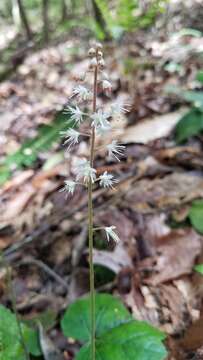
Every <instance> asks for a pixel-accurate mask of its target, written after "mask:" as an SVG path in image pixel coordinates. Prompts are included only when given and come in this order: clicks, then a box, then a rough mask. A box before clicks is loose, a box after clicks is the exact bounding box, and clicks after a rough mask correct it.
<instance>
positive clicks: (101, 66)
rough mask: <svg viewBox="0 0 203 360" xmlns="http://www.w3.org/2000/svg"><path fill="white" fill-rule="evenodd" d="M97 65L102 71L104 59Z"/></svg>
mask: <svg viewBox="0 0 203 360" xmlns="http://www.w3.org/2000/svg"><path fill="white" fill-rule="evenodd" d="M98 65H99V67H100V69H101V70H102V69H103V68H104V67H105V61H104V59H101V60H99V61H98Z"/></svg>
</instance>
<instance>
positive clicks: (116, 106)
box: [111, 101, 129, 119]
mask: <svg viewBox="0 0 203 360" xmlns="http://www.w3.org/2000/svg"><path fill="white" fill-rule="evenodd" d="M128 108H129V105H127V104H126V105H125V104H123V103H121V102H120V101H117V102H114V103H113V104H111V116H113V117H115V118H117V119H120V117H121V115H122V114H125V113H126V112H128V111H129V109H128Z"/></svg>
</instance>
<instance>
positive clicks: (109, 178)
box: [99, 171, 118, 188]
mask: <svg viewBox="0 0 203 360" xmlns="http://www.w3.org/2000/svg"><path fill="white" fill-rule="evenodd" d="M99 180H100V182H99V184H100V186H103V187H105V188H109V187H111V188H113V184H115V183H117V182H118V181H117V180H116V179H114V176H113V175H111V174H108V173H107V171H105V172H104V173H103V174H102V175H100V177H99Z"/></svg>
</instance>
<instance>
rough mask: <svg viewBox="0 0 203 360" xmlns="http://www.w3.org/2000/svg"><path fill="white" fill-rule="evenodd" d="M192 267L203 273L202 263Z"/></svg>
mask: <svg viewBox="0 0 203 360" xmlns="http://www.w3.org/2000/svg"><path fill="white" fill-rule="evenodd" d="M194 269H195V270H196V271H197V272H199V273H200V274H202V275H203V264H199V265H196V266H195V267H194Z"/></svg>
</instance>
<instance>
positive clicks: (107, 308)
mask: <svg viewBox="0 0 203 360" xmlns="http://www.w3.org/2000/svg"><path fill="white" fill-rule="evenodd" d="M95 306H96V337H99V336H101V335H102V334H104V333H105V332H106V331H107V330H110V329H112V328H114V327H115V326H118V325H119V324H121V323H123V322H126V321H129V320H130V319H131V315H130V313H129V312H128V310H127V309H126V308H125V306H124V305H123V304H122V303H121V302H120V301H119V300H118V299H116V298H115V297H113V296H111V295H109V294H96V296H95ZM61 326H62V330H63V333H64V335H65V336H67V337H72V338H74V339H77V340H80V341H88V340H89V339H90V298H89V297H86V298H83V299H79V300H77V301H76V302H75V303H73V304H71V305H70V306H69V307H68V309H67V311H66V313H65V315H64V317H63V319H62V321H61Z"/></svg>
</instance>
